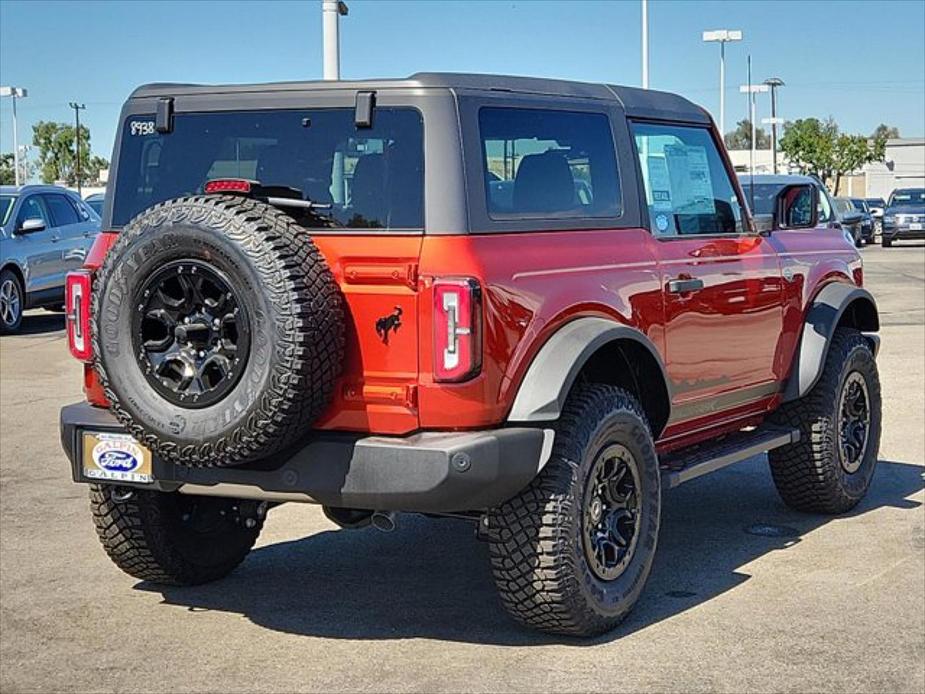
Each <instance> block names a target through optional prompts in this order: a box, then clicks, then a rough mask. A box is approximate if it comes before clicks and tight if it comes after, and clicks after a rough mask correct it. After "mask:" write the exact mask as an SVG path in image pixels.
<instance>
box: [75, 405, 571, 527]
mask: <svg viewBox="0 0 925 694" xmlns="http://www.w3.org/2000/svg"><path fill="white" fill-rule="evenodd" d="M84 431H94V432H122V431H123V429H122V426H121V425H120V424H119V423H118V421H116V419H115V418H114V417H113V416H112V415H111V414H110V413H109V412H108V411H107V410H103V409H100V408H97V407H93V406H91V405H89V404H87V403H77V404H74V405H69V406H67V407H64V408H62V410H61V444H62V446H63V447H64V451H65V453H67V457H68V459H69V460H70V463H71V475H72V478H73V480H74V481H75V482H80V483H91V484H99V483H100V480H96V479H90V478H88V477H86V476H84V474H83V461H82V460H81V455H82V453H81V448H82V446H81V445H80V442H81V437H82V432H84ZM552 440H553V432H552V430H551V429H539V428H530V427H519V428H503V429H491V430H482V431H474V432H423V433H419V434H415V435H413V436H407V437H382V436H358V435H352V434H344V433H336V432H317V433H316V434H315V435H313V436H312V437H311V438H310V439H309V440H308V441H306V442H305V443H304V444H302V446H301V447H300V448H298V449H296V450H294V451H290V452H288V453H287V454H286V455H280V456H277V457H276V458H274V459H269V460H261V461H258V462H257V463H253V464H249V465H245V466H239V467H233V468H194V467H187V466H185V465H176V464H174V463H172V462H169V461H164V460H160V459H158V458H157V457H155V458H154V461H153V464H154V469H153V472H154V478H155V482H153V483H149V484H141V483H123V482H119V483H118V484H119V485H121V486H133V487H140V488H146V489H157V490H159V491H167V492H172V491H179V492H181V493H187V494H202V495H214V496H230V497H237V498H248V499H266V500H270V501H302V502H309V503H319V504H324V505H326V506H338V507H343V508H355V509H371V510H379V511H420V512H431V513H440V512H444V513H446V512H456V511H475V510H482V509H486V508H491V507H492V506H497V505H498V504H500V503H502V502H503V501H506V500H507V499H509V498H511V497H512V496H514V495H515V494H517V492H519V491H520V490H521V489H523V488H524V487H526V486H527V485H528V484H529V483H530V482H531V480H533V478H534V477H535V476H536V474H537V472H538V471H539V470H540V469H542V467H543V465H545V463H546V461H547V460H548V459H549V455H550V453H551V451H552Z"/></svg>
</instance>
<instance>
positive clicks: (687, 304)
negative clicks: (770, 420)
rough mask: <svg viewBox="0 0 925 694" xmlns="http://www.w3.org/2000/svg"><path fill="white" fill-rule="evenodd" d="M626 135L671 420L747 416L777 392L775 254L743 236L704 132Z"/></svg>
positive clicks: (662, 129)
mask: <svg viewBox="0 0 925 694" xmlns="http://www.w3.org/2000/svg"><path fill="white" fill-rule="evenodd" d="M632 128H633V134H634V139H635V145H636V149H637V153H638V156H639V160H640V164H641V171H642V178H643V183H644V186H645V190H646V203H647V206H648V212H649V226H650V230H651V232H652V234H653V237H654V239H655V240H656V244H655V247H656V253H657V256H658V263H659V267H660V274H661V279H662V288H663V291H664V297H665V298H664V301H665V314H666V315H665V320H666V336H665V340H666V348H667V355H668V359H667V361H668V363H667V370H668V375H669V378H670V379H671V381H672V389H673V397H674V403H673V404H674V414H673V417H674V418H675V419H677V420H687V419H693V418H696V417H700V416H706V415H710V414H712V413H714V412H717V411H727V410H732V409H735V408H739V407H746V408H747V407H748V405H749V404H750V403H754V402H756V401H759V400H761V399H762V398H766V397H767V396H769V395H772V394H774V393H775V392H776V391H777V389H778V385H779V384H778V378H779V376H778V374H777V371H778V370H779V368H780V365H779V364H778V359H777V352H778V341H779V339H780V335H781V333H782V328H783V303H782V301H783V299H782V291H781V273H780V268H779V261H778V257H777V253H776V252H775V250H774V248H773V247H772V246H771V244H770V243H768V241H767V239H766V238H765V237H763V236H760V235H758V234H756V233H752V232H751V231H750V230H749V229H748V228H747V227H746V216H745V212H744V208H745V206H744V205H743V204H742V201H741V200H740V199H739V196H738V194H737V192H736V189H735V187H734V186H733V184H732V178H731V176H730V173H729V170H728V168H727V166H726V163H725V160H724V158H723V157H722V155H721V154H720V151H719V149H718V147H717V145H716V143H715V141H714V139H713V136H712V134H711V131H710V129H709V128H706V127H698V126H682V125H675V124H672V125H668V124H661V123H634V124H633V125H632Z"/></svg>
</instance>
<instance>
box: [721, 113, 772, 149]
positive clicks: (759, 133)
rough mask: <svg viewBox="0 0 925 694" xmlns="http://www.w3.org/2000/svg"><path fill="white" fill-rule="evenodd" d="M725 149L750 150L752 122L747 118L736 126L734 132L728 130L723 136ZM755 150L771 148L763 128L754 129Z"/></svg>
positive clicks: (769, 139) (769, 140)
mask: <svg viewBox="0 0 925 694" xmlns="http://www.w3.org/2000/svg"><path fill="white" fill-rule="evenodd" d="M724 139H725V140H726V148H727V149H751V148H752V122H751V120H749V119H748V118H746V119H745V120H740V121H739V122H738V123H737V124H736V129H735V130H730V131H729V132H728V133H726V134H725V135H724ZM755 142H756V143H757V144H756V146H755V149H768V148H769V147H770V146H771V138H770V137H768V134H767V133H766V132H765V131H764V128H755Z"/></svg>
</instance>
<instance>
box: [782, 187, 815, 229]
mask: <svg viewBox="0 0 925 694" xmlns="http://www.w3.org/2000/svg"><path fill="white" fill-rule="evenodd" d="M818 220H819V191H818V190H816V186H814V185H812V184H811V183H794V184H791V185H789V186H784V187H783V188H781V189H780V190H779V191H778V192H777V195H776V196H775V198H774V225H773V226H774V228H775V229H812V228H813V227H814V226H816V224H817V223H818Z"/></svg>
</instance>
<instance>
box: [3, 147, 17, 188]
mask: <svg viewBox="0 0 925 694" xmlns="http://www.w3.org/2000/svg"><path fill="white" fill-rule="evenodd" d="M15 182H16V174H15V172H14V171H13V153H12V152H9V153H7V154H0V185H3V186H11V185H13V184H14V183H15Z"/></svg>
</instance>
